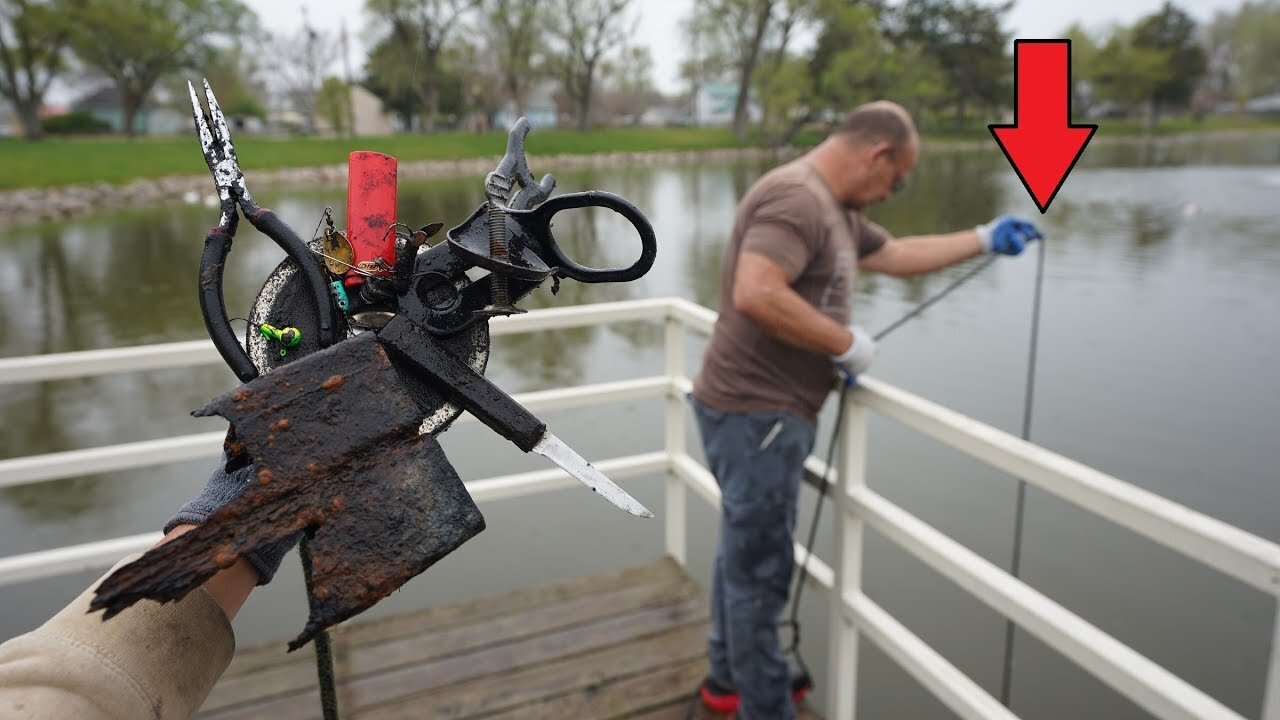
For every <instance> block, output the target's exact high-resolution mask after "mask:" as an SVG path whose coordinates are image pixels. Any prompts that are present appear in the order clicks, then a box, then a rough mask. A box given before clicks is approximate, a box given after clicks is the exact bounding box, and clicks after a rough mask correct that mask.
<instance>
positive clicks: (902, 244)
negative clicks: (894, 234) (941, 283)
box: [858, 230, 982, 277]
mask: <svg viewBox="0 0 1280 720" xmlns="http://www.w3.org/2000/svg"><path fill="white" fill-rule="evenodd" d="M981 253H982V245H981V243H979V241H978V233H977V232H976V231H974V230H961V231H959V232H953V233H945V234H941V235H916V236H912V237H905V238H897V239H891V240H889V241H888V242H886V243H885V244H884V245H883V246H882V247H881V248H880V249H879V250H877V251H875V252H873V253H871V254H870V255H867V256H865V257H863V258H860V259H859V260H858V267H859V268H862V269H864V270H871V271H872V272H878V273H884V274H886V275H897V276H900V277H901V276H905V275H920V274H922V273H928V272H933V271H934V270H940V269H942V268H944V267H947V266H948V265H953V264H955V263H958V262H960V261H961V260H968V259H969V258H971V257H973V256H974V255H978V254H981Z"/></svg>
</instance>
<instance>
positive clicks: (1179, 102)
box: [1133, 0, 1274, 114]
mask: <svg viewBox="0 0 1280 720" xmlns="http://www.w3.org/2000/svg"><path fill="white" fill-rule="evenodd" d="M1133 46H1134V48H1135V49H1137V50H1145V51H1150V52H1157V53H1163V54H1164V55H1165V58H1166V62H1167V63H1168V69H1169V72H1168V73H1167V74H1166V75H1165V77H1164V78H1163V80H1161V81H1160V82H1159V83H1158V84H1156V86H1155V87H1154V88H1152V90H1151V98H1150V100H1151V108H1152V112H1153V113H1155V114H1158V113H1159V112H1160V111H1161V110H1162V109H1163V108H1167V107H1186V106H1187V105H1188V104H1190V102H1191V95H1192V93H1193V92H1195V89H1196V86H1197V85H1198V84H1199V82H1200V78H1201V77H1203V76H1204V72H1205V68H1206V67H1207V63H1206V61H1205V54H1204V48H1202V47H1201V46H1200V43H1199V40H1198V38H1197V28H1196V21H1195V20H1193V19H1192V18H1191V16H1190V15H1187V14H1186V13H1185V12H1183V11H1182V10H1181V9H1179V8H1177V7H1175V6H1174V4H1173V3H1172V2H1169V1H1168V0H1166V1H1165V4H1164V6H1163V7H1162V8H1160V10H1159V11H1158V12H1155V13H1153V14H1151V15H1148V16H1147V17H1144V18H1142V19H1141V20H1139V21H1138V22H1137V24H1135V25H1134V26H1133ZM1273 70H1274V68H1273Z"/></svg>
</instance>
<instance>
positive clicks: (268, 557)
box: [164, 455, 302, 585]
mask: <svg viewBox="0 0 1280 720" xmlns="http://www.w3.org/2000/svg"><path fill="white" fill-rule="evenodd" d="M226 463H227V456H226V455H223V456H222V459H221V460H219V461H218V465H217V467H215V468H214V470H213V474H212V475H210V476H209V482H207V483H205V486H204V489H203V490H201V491H200V494H199V495H197V496H196V497H195V498H193V499H192V500H191V501H190V502H188V503H187V504H186V505H183V506H182V508H181V509H180V510H178V512H177V514H176V515H174V516H173V517H171V518H169V521H168V522H166V523H165V524H164V531H165V533H166V534H167V533H168V532H169V531H170V530H172V529H173V528H175V527H177V526H178V525H200V524H202V523H204V521H205V520H207V519H208V518H209V516H210V515H211V514H213V511H214V510H217V509H218V508H220V507H222V506H223V505H226V504H227V503H229V502H231V501H232V500H235V499H236V498H237V497H239V496H240V493H241V492H244V489H245V488H246V487H248V484H249V481H251V480H252V479H253V478H254V477H255V476H256V475H257V471H256V470H255V469H254V466H253V465H245V466H243V467H240V468H237V469H235V470H232V471H231V472H230V473H228V472H227V471H226V470H225V467H226ZM301 538H302V533H298V534H296V535H293V536H291V537H288V538H285V539H283V540H277V541H276V542H273V543H268V544H267V545H263V546H262V547H260V548H258V549H256V550H254V551H252V552H250V553H248V554H246V555H245V556H244V559H245V560H248V561H249V564H250V565H252V566H253V569H254V570H257V571H258V584H259V585H266V584H267V583H269V582H271V578H273V577H275V574H276V570H279V569H280V563H281V562H282V561H283V560H284V556H285V554H286V553H288V552H289V550H290V549H292V548H293V546H294V545H297V544H298V540H300V539H301Z"/></svg>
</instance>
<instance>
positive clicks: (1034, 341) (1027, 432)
mask: <svg viewBox="0 0 1280 720" xmlns="http://www.w3.org/2000/svg"><path fill="white" fill-rule="evenodd" d="M1044 256H1045V250H1044V242H1043V241H1041V243H1040V247H1039V248H1038V253H1037V260H1036V299H1035V302H1034V303H1033V304H1032V310H1031V349H1030V350H1029V352H1028V354H1027V388H1026V392H1025V393H1024V400H1023V405H1022V439H1023V440H1030V439H1031V408H1032V405H1033V402H1034V399H1035V390H1036V358H1037V356H1038V354H1039V348H1040V298H1041V295H1042V294H1043V291H1044ZM1026 507H1027V481H1026V480H1023V479H1022V478H1018V495H1017V499H1016V500H1015V504H1014V512H1013V559H1012V561H1011V562H1010V563H1009V574H1010V575H1013V576H1014V577H1015V578H1016V577H1018V574H1019V573H1020V572H1021V570H1022V528H1023V516H1024V515H1025V513H1026ZM1014 629H1015V628H1014V624H1013V621H1012V620H1009V619H1006V620H1005V621H1004V669H1003V671H1002V673H1001V677H1000V703H1001V704H1002V705H1004V706H1005V707H1009V701H1010V696H1011V694H1012V693H1013V637H1014Z"/></svg>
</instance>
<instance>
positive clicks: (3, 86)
mask: <svg viewBox="0 0 1280 720" xmlns="http://www.w3.org/2000/svg"><path fill="white" fill-rule="evenodd" d="M74 9H75V3H71V2H57V0H54V1H46V2H41V1H40V0H0V96H3V97H4V98H6V99H7V100H8V101H9V102H10V103H11V104H12V105H13V109H14V110H15V111H16V112H17V114H18V121H19V122H20V123H22V134H23V137H25V138H27V139H28V140H39V139H40V136H41V134H42V131H41V127H40V107H41V106H42V105H43V104H44V96H45V93H46V92H48V91H49V84H50V83H51V82H53V79H54V78H55V77H57V75H58V73H59V72H61V70H62V69H63V64H64V60H65V58H64V50H65V48H66V45H67V41H68V39H69V38H70V35H71V26H70V22H69V19H70V12H69V11H72V10H74Z"/></svg>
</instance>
